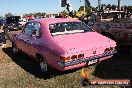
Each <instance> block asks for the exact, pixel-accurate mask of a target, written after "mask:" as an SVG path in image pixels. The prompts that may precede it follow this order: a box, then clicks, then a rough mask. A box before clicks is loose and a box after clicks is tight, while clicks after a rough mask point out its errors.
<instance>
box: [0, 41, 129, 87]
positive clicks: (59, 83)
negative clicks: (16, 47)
mask: <svg viewBox="0 0 132 88" xmlns="http://www.w3.org/2000/svg"><path fill="white" fill-rule="evenodd" d="M3 51H4V52H2V51H0V52H1V53H0V55H1V56H2V57H1V58H0V88H85V87H82V86H80V80H81V77H82V76H81V68H79V69H75V70H70V71H66V72H60V71H56V70H52V72H51V74H50V75H43V74H42V72H41V71H40V69H39V67H38V65H37V64H36V63H35V62H34V61H32V60H31V59H29V57H27V56H25V55H21V56H14V55H13V54H12V50H11V44H10V42H8V47H7V48H5V49H3ZM131 58H132V55H130V54H126V53H124V52H123V53H119V55H117V56H115V57H113V58H111V59H109V60H105V61H103V62H101V63H100V64H98V65H97V66H96V68H95V71H94V73H93V74H92V75H90V79H130V80H131V79H132V75H131V74H132V70H131V65H132V59H131ZM93 68H94V66H90V67H85V68H84V69H85V70H86V71H90V70H92V69H93ZM86 88H122V87H118V86H89V87H86Z"/></svg>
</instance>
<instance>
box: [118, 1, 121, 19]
mask: <svg viewBox="0 0 132 88" xmlns="http://www.w3.org/2000/svg"><path fill="white" fill-rule="evenodd" d="M118 11H119V12H120V11H121V0H118ZM119 18H121V13H119Z"/></svg>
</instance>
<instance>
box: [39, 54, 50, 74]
mask: <svg viewBox="0 0 132 88" xmlns="http://www.w3.org/2000/svg"><path fill="white" fill-rule="evenodd" d="M37 59H38V60H39V66H40V69H41V71H42V72H43V73H44V74H48V73H49V66H48V63H47V62H46V61H45V59H44V58H43V57H42V56H37Z"/></svg>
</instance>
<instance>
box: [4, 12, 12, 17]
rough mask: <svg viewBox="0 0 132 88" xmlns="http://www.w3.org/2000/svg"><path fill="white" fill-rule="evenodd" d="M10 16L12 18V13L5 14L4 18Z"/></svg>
mask: <svg viewBox="0 0 132 88" xmlns="http://www.w3.org/2000/svg"><path fill="white" fill-rule="evenodd" d="M10 16H13V14H12V13H10V12H9V13H7V14H5V17H10Z"/></svg>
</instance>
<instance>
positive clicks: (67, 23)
mask: <svg viewBox="0 0 132 88" xmlns="http://www.w3.org/2000/svg"><path fill="white" fill-rule="evenodd" d="M115 46H116V42H115V41H113V40H111V39H110V38H108V37H105V36H103V35H101V34H99V33H97V32H94V31H93V30H92V29H91V28H89V27H88V26H87V25H85V24H84V23H83V22H81V21H79V20H77V19H74V18H46V19H36V20H31V21H29V22H27V23H26V25H25V27H24V29H23V30H22V32H21V33H17V34H14V35H13V51H14V53H17V52H18V51H22V52H24V53H26V54H27V55H29V56H30V57H32V58H33V59H35V60H36V61H38V62H39V64H40V68H41V69H42V71H43V72H48V67H49V66H50V67H53V68H55V69H58V70H61V71H65V70H70V69H75V68H79V67H83V66H85V65H91V64H94V63H97V62H99V61H102V60H105V59H108V58H111V57H112V56H113V54H115V53H117V52H116V50H115Z"/></svg>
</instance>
